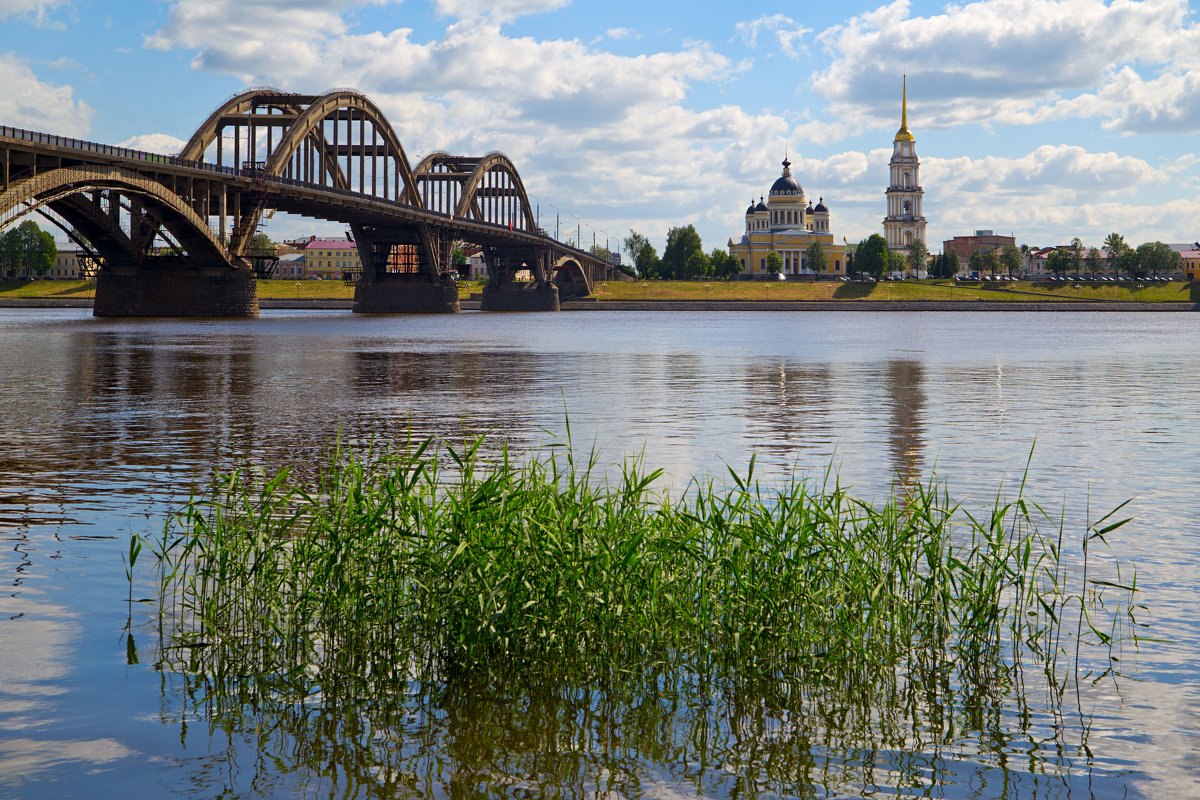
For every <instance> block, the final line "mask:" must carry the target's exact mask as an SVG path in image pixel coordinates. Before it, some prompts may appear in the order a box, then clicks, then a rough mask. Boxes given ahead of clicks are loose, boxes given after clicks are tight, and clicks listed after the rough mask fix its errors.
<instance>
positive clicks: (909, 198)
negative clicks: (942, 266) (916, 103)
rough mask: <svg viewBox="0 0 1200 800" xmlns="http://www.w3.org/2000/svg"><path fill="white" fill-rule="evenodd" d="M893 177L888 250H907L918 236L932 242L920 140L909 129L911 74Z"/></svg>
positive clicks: (894, 145) (885, 224)
mask: <svg viewBox="0 0 1200 800" xmlns="http://www.w3.org/2000/svg"><path fill="white" fill-rule="evenodd" d="M890 172H891V176H890V178H889V183H888V188H887V192H886V195H887V216H886V217H884V219H883V236H884V238H885V239H887V244H888V249H889V250H892V251H894V252H898V253H907V251H908V247H909V245H911V244H912V243H913V242H914V241H916V240H917V239H920V240H921V241H922V242H923V243H925V245H926V247H928V245H929V240H928V239H927V238H925V215H924V211H923V210H922V208H921V201H922V199H923V198H924V196H925V190H924V189H922V188H921V160H920V159H919V158H917V139H916V137H915V136H913V135H912V133H911V132H910V131H909V130H908V77H907V76H905V78H904V89H903V96H902V98H901V101H900V130H898V131H896V138H895V139H894V140H893V141H892V160H891V162H890Z"/></svg>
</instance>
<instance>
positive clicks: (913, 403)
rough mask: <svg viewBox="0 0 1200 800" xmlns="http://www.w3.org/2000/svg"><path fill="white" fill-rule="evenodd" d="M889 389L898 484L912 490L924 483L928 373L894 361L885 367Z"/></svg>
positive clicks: (891, 439)
mask: <svg viewBox="0 0 1200 800" xmlns="http://www.w3.org/2000/svg"><path fill="white" fill-rule="evenodd" d="M884 375H885V386H886V391H887V399H888V404H889V405H890V406H891V417H890V420H889V425H888V451H889V452H890V453H891V456H892V468H893V469H894V470H895V473H896V477H897V482H898V483H899V484H900V485H901V486H903V487H905V488H911V487H912V486H913V484H914V483H915V482H916V481H918V480H920V478H921V474H922V469H923V467H924V464H923V455H924V453H923V451H924V447H925V443H924V439H923V436H922V434H923V433H924V427H923V421H922V420H923V416H924V411H925V390H924V388H923V387H922V383H923V381H924V378H925V370H924V368H923V367H922V366H921V364H920V363H919V362H917V361H911V360H893V361H888V362H887V363H886V364H884Z"/></svg>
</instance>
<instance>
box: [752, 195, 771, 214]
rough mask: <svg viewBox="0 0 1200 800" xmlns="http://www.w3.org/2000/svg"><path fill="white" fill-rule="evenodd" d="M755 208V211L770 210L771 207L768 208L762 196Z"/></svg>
mask: <svg viewBox="0 0 1200 800" xmlns="http://www.w3.org/2000/svg"><path fill="white" fill-rule="evenodd" d="M754 210H755V211H770V209H769V208H767V204H766V203H764V202H763V201H762V198H761V197H760V198H759V199H758V205H756V206H755V207H754Z"/></svg>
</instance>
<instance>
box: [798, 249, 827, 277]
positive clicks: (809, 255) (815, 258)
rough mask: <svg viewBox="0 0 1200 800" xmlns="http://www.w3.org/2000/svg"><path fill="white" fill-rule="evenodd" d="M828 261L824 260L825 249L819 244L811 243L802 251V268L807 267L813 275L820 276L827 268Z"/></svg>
mask: <svg viewBox="0 0 1200 800" xmlns="http://www.w3.org/2000/svg"><path fill="white" fill-rule="evenodd" d="M828 265H829V261H828V259H826V258H825V248H824V247H821V243H820V242H813V243H812V244H810V245H809V246H808V249H807V250H805V251H804V266H806V267H808V268H809V269H811V270H812V271H813V273H815V274H817V275H820V274H821V273H822V272H825V271H826V270H827V269H828V268H829V266H828Z"/></svg>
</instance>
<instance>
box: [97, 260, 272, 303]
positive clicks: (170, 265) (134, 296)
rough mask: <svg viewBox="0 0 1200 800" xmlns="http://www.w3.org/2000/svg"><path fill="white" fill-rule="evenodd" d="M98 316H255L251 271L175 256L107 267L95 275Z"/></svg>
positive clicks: (254, 289) (256, 296)
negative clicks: (196, 264)
mask: <svg viewBox="0 0 1200 800" xmlns="http://www.w3.org/2000/svg"><path fill="white" fill-rule="evenodd" d="M92 313H93V314H94V315H95V316H97V317H257V316H258V285H257V283H256V282H255V280H254V273H253V272H251V271H250V270H248V269H247V270H241V269H230V268H228V267H224V268H220V267H218V268H206V269H197V268H196V267H193V266H190V265H185V264H183V263H181V262H179V261H176V260H174V259H157V260H156V263H155V264H153V265H150V266H145V267H119V266H113V267H104V268H103V269H101V270H100V271H99V273H98V274H97V275H96V300H95V303H94V304H93V306H92Z"/></svg>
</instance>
